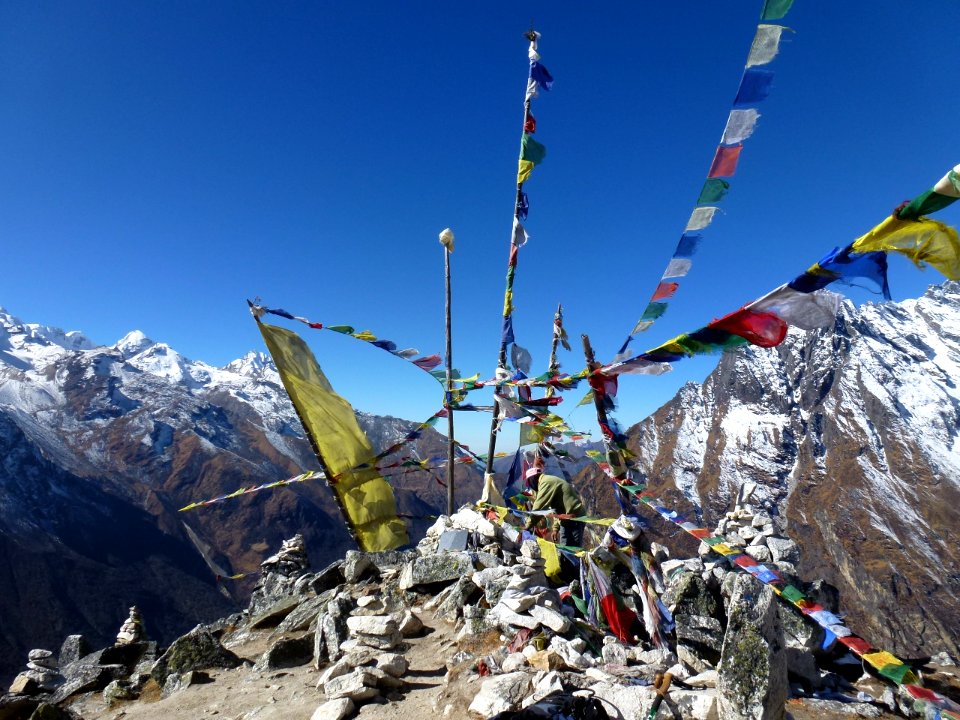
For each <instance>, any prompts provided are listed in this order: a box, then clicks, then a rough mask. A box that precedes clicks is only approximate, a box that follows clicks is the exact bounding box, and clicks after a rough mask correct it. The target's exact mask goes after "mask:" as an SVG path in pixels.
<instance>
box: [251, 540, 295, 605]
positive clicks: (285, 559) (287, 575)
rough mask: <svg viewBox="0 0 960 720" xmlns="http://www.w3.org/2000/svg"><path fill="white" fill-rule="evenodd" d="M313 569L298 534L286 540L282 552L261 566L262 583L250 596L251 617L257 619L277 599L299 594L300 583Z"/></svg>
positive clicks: (260, 582) (281, 547) (281, 548)
mask: <svg viewBox="0 0 960 720" xmlns="http://www.w3.org/2000/svg"><path fill="white" fill-rule="evenodd" d="M309 569H310V560H309V558H308V557H307V548H306V545H305V544H304V542H303V535H300V534H299V533H298V534H296V535H294V536H293V537H292V538H290V539H289V540H284V541H283V544H282V545H281V546H280V551H279V552H277V554H276V555H271V556H270V557H268V558H267V559H266V560H264V561H263V562H262V563H260V581H259V582H258V583H257V586H256V587H255V588H254V589H253V593H252V594H251V595H250V614H251V615H252V616H254V617H255V616H257V615H258V614H260V613H262V612H264V611H266V610H267V609H268V608H269V607H270V606H271V605H273V604H275V603H276V601H277V599H278V598H283V597H290V596H292V595H295V594H296V587H297V581H298V580H300V579H301V578H303V576H304V575H306V574H307V572H308V571H309Z"/></svg>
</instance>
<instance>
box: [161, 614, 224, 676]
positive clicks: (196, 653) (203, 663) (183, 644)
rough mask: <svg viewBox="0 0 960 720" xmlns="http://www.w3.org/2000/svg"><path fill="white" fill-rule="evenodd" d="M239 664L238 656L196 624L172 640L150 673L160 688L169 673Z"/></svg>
mask: <svg viewBox="0 0 960 720" xmlns="http://www.w3.org/2000/svg"><path fill="white" fill-rule="evenodd" d="M241 663H242V661H241V660H240V658H238V657H237V656H236V655H234V654H233V653H232V652H230V651H229V650H227V649H226V648H225V647H224V646H223V645H221V644H220V641H219V640H217V638H215V637H214V636H213V634H212V633H211V632H210V631H209V630H207V629H206V628H205V627H203V626H201V625H198V626H197V627H195V628H194V629H193V630H191V631H190V632H188V633H187V634H186V635H183V636H182V637H179V638H177V639H176V640H174V641H173V644H172V645H171V646H170V647H169V649H168V650H167V651H166V652H165V653H164V654H163V655H161V656H160V658H159V659H158V660H157V661H156V662H155V663H154V664H153V669H152V670H151V672H150V675H151V676H152V677H153V679H154V680H156V681H157V684H159V685H160V687H163V685H164V683H166V681H167V676H168V675H170V674H171V673H185V672H189V671H190V670H208V669H210V668H235V667H238V666H239V665H240V664H241Z"/></svg>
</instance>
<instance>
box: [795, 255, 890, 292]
mask: <svg viewBox="0 0 960 720" xmlns="http://www.w3.org/2000/svg"><path fill="white" fill-rule="evenodd" d="M852 247H853V246H852V245H848V246H847V247H845V248H844V249H843V250H841V249H840V248H834V249H833V250H831V251H830V252H829V253H827V254H826V255H824V256H823V257H822V258H821V259H820V262H818V263H817V264H816V265H812V266H811V267H810V268H809V269H808V270H807V271H806V272H805V273H803V275H799V276H798V277H796V278H794V279H793V280H791V281H790V282H789V283H787V284H788V285H789V286H790V287H791V288H793V289H794V290H797V291H799V292H802V293H812V292H813V291H815V290H820V289H821V288H824V287H826V286H827V285H829V284H830V283H833V282H840V283H843V284H845V285H854V284H855V283H854V282H853V280H854V279H855V278H862V279H863V280H866V281H867V283H868V286H867V287H868V289H871V286H872V288H875V292H881V293H883V296H884V298H886V299H887V300H889V299H890V288H889V286H888V284H887V256H886V253H883V252H852V251H851V249H852Z"/></svg>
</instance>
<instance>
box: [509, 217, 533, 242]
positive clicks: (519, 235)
mask: <svg viewBox="0 0 960 720" xmlns="http://www.w3.org/2000/svg"><path fill="white" fill-rule="evenodd" d="M529 239H530V236H529V235H527V231H526V230H525V229H524V227H523V225H521V224H520V221H519V220H518V219H517V218H514V219H513V241H512V242H513V244H514V245H515V246H516V247H523V246H524V245H526V244H527V240H529Z"/></svg>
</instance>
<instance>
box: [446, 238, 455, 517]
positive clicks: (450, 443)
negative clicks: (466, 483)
mask: <svg viewBox="0 0 960 720" xmlns="http://www.w3.org/2000/svg"><path fill="white" fill-rule="evenodd" d="M443 258H444V275H445V278H446V295H447V302H446V323H447V401H446V403H444V404H445V406H446V408H447V515H453V510H454V506H455V505H456V501H455V499H454V490H453V471H454V468H455V465H454V458H453V453H454V444H455V441H454V439H453V332H452V327H453V325H452V322H451V319H450V317H451V295H450V248H449V247H448V246H444V251H443Z"/></svg>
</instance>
